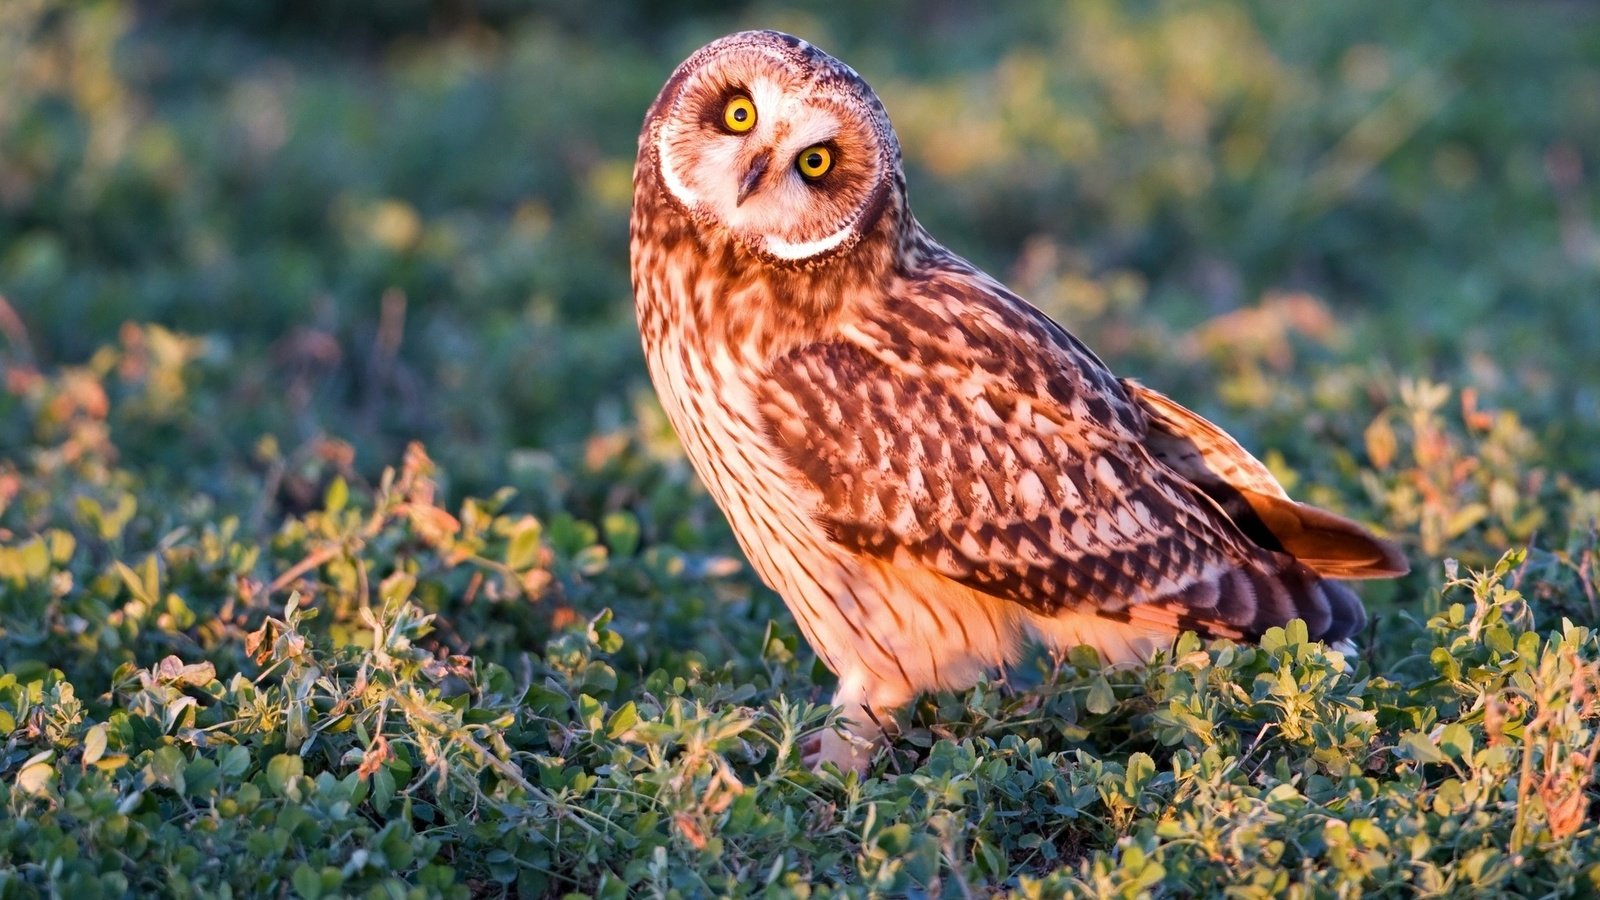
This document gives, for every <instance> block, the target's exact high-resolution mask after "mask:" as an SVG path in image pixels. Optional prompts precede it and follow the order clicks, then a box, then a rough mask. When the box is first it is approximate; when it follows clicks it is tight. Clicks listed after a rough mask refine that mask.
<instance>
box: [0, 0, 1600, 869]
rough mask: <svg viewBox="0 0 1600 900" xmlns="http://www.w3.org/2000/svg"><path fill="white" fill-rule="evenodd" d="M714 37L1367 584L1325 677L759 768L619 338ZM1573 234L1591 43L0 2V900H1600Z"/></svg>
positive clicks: (1584, 247) (913, 730)
mask: <svg viewBox="0 0 1600 900" xmlns="http://www.w3.org/2000/svg"><path fill="white" fill-rule="evenodd" d="M747 27H776V28H783V29H786V30H790V31H792V32H795V33H797V34H800V35H803V36H805V37H807V38H809V39H811V40H813V41H814V42H816V43H818V44H819V45H821V46H822V47H824V48H825V49H828V50H830V51H832V52H833V53H835V54H836V55H838V56H839V57H841V58H842V59H844V60H845V61H847V62H848V63H850V64H851V65H853V66H854V67H856V68H857V69H858V70H859V71H860V72H861V73H862V74H863V75H864V76H865V77H866V78H867V80H868V81H869V82H870V83H871V84H872V85H874V87H875V88H876V89H877V90H878V91H879V92H880V94H881V95H882V97H883V100H884V102H885V104H886V106H887V107H888V110H889V112H890V114H891V116H892V118H893V120H894V122H895V124H896V126H897V127H898V130H899V133H900V136H901V141H902V144H903V146H904V149H905V156H906V161H907V168H908V179H909V184H910V190H911V200H912V204H913V207H914V209H915V210H916V211H917V213H918V214H919V216H920V217H921V218H922V219H923V220H924V221H925V222H926V223H927V225H928V226H929V227H930V229H931V230H932V231H933V233H934V234H935V235H937V236H938V237H939V238H940V239H941V240H943V241H944V242H945V243H946V244H947V245H949V246H950V247H952V248H954V249H955V250H957V251H958V252H960V253H962V254H964V255H966V256H968V257H969V258H971V259H972V260H973V261H974V262H976V263H978V264H979V265H981V266H982V267H984V268H985V269H987V270H989V271H990V272H992V273H994V274H995V275H996V276H998V277H1000V278H1002V279H1003V280H1005V281H1007V282H1008V283H1009V284H1010V285H1011V286H1013V287H1014V288H1016V289H1017V290H1018V291H1019V292H1021V293H1022V294H1023V295H1025V296H1027V297H1028V298H1030V299H1031V300H1033V301H1034V302H1035V303H1037V304H1038V305H1039V306H1041V307H1042V308H1044V309H1045V310H1046V311H1048V312H1049V313H1050V314H1052V315H1053V316H1055V317H1057V318H1058V319H1059V320H1060V321H1062V322H1063V323H1064V324H1066V325H1067V326H1068V327H1069V328H1070V329H1072V330H1073V331H1075V332H1076V333H1078V334H1079V335H1080V336H1081V337H1083V338H1084V339H1085V340H1086V341H1087V342H1088V343H1089V345H1090V346H1092V347H1094V348H1095V349H1096V350H1097V351H1098V352H1099V353H1100V354H1101V355H1102V356H1103V357H1104V358H1105V359H1106V361H1107V362H1109V363H1110V364H1111V366H1112V367H1113V368H1114V369H1116V370H1117V371H1118V372H1119V373H1121V374H1123V375H1129V376H1135V377H1138V378H1141V379H1142V380H1144V381H1145V382H1146V383H1148V384H1151V385H1152V386H1154V387H1157V388H1159V389H1161V390H1163V391H1165V392H1167V393H1169V394H1171V395H1173V396H1174V397H1175V398H1177V399H1178V400H1180V401H1181V402H1183V403H1185V404H1186V405H1188V406H1191V407H1193V408H1194V409H1196V410H1198V411H1199V412H1201V413H1203V414H1204V415H1206V416H1208V417H1210V418H1212V419H1214V420H1215V421H1217V422H1219V423H1221V424H1222V425H1224V426H1225V427H1226V428H1227V429H1229V430H1230V431H1231V432H1232V433H1234V434H1235V435H1237V436H1239V438H1240V439H1241V440H1242V441H1243V442H1244V443H1245V445H1246V446H1248V447H1250V448H1251V449H1253V450H1255V451H1257V452H1258V453H1260V454H1261V455H1262V457H1263V459H1264V460H1265V461H1266V462H1267V463H1268V465H1270V466H1271V467H1272V468H1273V470H1274V471H1275V473H1276V474H1277V475H1278V476H1279V478H1280V479H1281V480H1282V481H1283V482H1284V483H1285V485H1286V486H1287V487H1288V488H1289V489H1290V490H1291V491H1292V492H1294V493H1295V495H1296V496H1297V497H1300V498H1302V499H1306V500H1309V501H1311V502H1314V503H1317V504H1319V505H1322V506H1326V507H1328V508H1330V509H1334V510H1336V511H1339V512H1342V513H1345V514H1347V515H1350V516H1353V517H1356V518H1358V519H1361V520H1363V521H1366V522H1370V523H1372V524H1373V525H1374V527H1375V528H1377V529H1378V530H1379V531H1381V532H1383V533H1384V534H1386V535H1388V536H1390V537H1392V538H1394V539H1395V540H1396V541H1397V542H1399V544H1400V545H1401V546H1402V547H1403V548H1404V549H1405V551H1406V552H1407V554H1408V556H1409V557H1410V559H1411V561H1412V564H1413V571H1412V573H1411V574H1410V575H1409V576H1407V577H1406V578H1404V579H1400V580H1396V581H1389V582H1381V583H1366V584H1363V585H1361V586H1360V590H1361V592H1362V596H1363V598H1364V599H1365V600H1366V602H1367V604H1368V608H1369V610H1370V611H1371V612H1372V613H1373V616H1372V619H1373V621H1372V624H1371V626H1370V627H1369V629H1368V632H1367V633H1366V634H1364V635H1362V637H1361V640H1360V641H1359V644H1360V650H1359V654H1358V655H1357V656H1355V657H1349V658H1347V657H1345V656H1343V655H1340V654H1337V653H1333V652H1331V651H1325V650H1324V649H1321V648H1314V647H1311V646H1309V645H1308V644H1307V643H1306V642H1305V641H1304V640H1303V639H1301V638H1300V637H1297V636H1296V635H1297V631H1296V628H1295V627H1294V626H1291V627H1290V628H1289V629H1287V630H1285V631H1279V630H1274V631H1273V632H1269V633H1268V634H1267V635H1264V636H1263V642H1262V643H1263V647H1262V649H1260V650H1256V649H1245V648H1234V647H1232V646H1221V645H1218V646H1213V647H1211V648H1210V649H1209V650H1208V651H1205V652H1202V650H1201V648H1200V644H1199V643H1198V642H1197V641H1195V640H1194V639H1193V638H1186V639H1183V643H1180V644H1179V645H1178V653H1177V658H1178V662H1177V663H1175V664H1173V665H1158V666H1154V667H1152V668H1151V669H1150V670H1149V671H1121V672H1112V673H1105V672H1102V671H1101V670H1100V669H1099V667H1098V665H1097V664H1096V661H1095V660H1093V659H1088V658H1085V657H1084V656H1082V655H1080V654H1074V655H1073V656H1072V657H1071V658H1069V660H1068V661H1067V662H1066V663H1065V664H1062V663H1060V661H1059V660H1051V659H1046V658H1045V657H1043V656H1041V655H1038V654H1035V655H1032V656H1029V657H1027V658H1025V659H1024V660H1022V661H1020V662H1019V663H1018V665H1017V666H1015V667H1013V668H1012V670H1011V671H1008V672H1007V673H1006V674H1005V676H1004V677H1003V678H1002V679H1000V680H999V681H997V682H991V683H989V684H987V685H983V686H980V687H979V688H977V689H974V690H973V691H969V692H966V693H965V694H963V695H960V696H951V695H940V696H936V697H930V698H924V699H923V700H922V701H921V702H919V703H918V704H917V706H916V708H914V709H912V710H910V711H908V712H907V713H906V717H905V718H906V721H905V725H906V731H905V732H904V734H903V738H904V739H903V740H897V741H896V742H895V743H894V745H893V747H892V748H891V749H890V751H889V752H888V753H886V754H885V755H883V756H882V757H880V759H879V761H878V762H877V763H875V765H876V766H877V767H878V768H877V770H876V771H877V772H878V774H886V773H889V772H904V773H906V777H903V778H873V779H870V780H868V781H867V782H865V783H860V784H854V785H853V786H851V787H849V788H847V789H839V788H837V787H836V786H835V785H833V784H832V782H830V781H828V780H827V779H825V778H823V777H822V776H819V775H816V774H814V773H812V772H810V771H809V770H808V769H807V768H806V767H805V766H804V765H803V761H802V758H801V754H800V753H799V752H798V751H797V746H798V745H797V738H798V737H799V736H800V735H802V734H805V733H808V732H814V731H815V730H816V729H818V728H820V727H822V724H823V719H824V717H825V716H826V704H827V703H828V698H829V696H830V695H831V693H832V690H833V687H834V685H833V684H832V683H831V676H830V675H829V674H828V673H827V672H826V670H825V669H823V667H822V666H820V665H819V664H816V663H815V657H814V655H813V654H812V653H811V652H810V651H809V650H808V649H807V648H806V647H805V645H804V642H803V640H802V639H801V637H800V635H799V633H798V631H797V629H796V627H795V625H794V623H793V620H792V618H791V617H790V616H789V615H788V614H787V612H786V611H785V610H784V608H783V605H782V602H781V600H780V599H779V598H778V597H777V596H776V595H775V594H773V593H772V592H771V591H769V590H767V589H766V588H764V587H762V586H761V585H760V584H759V583H758V582H757V580H756V579H755V577H754V576H753V575H752V574H751V572H750V571H749V569H748V567H747V566H744V565H743V564H742V561H741V559H740V557H739V554H738V550H737V546H736V544H735V542H734V540H733V537H732V535H731V534H730V533H729V532H728V530H727V526H726V524H725V522H724V521H723V519H722V517H721V515H720V514H719V513H718V512H717V510H716V508H715V506H714V505H713V504H712V502H711V501H710V499H709V498H708V497H707V496H706V494H705V492H704V491H703V490H702V489H700V487H699V486H698V484H697V483H696V482H695V480H694V478H693V474H692V472H691V471H690V470H689V467H688V466H687V465H686V464H685V462H684V460H683V457H682V453H681V451H680V450H679V448H678V445H677V442H676V440H675V438H674V437H673V435H672V433H671V431H670V429H669V428H668V427H667V425H666V423H665V422H664V420H663V417H662V415H661V412H660V408H659V406H658V404H657V403H656V400H655V398H654V395H653V393H652V392H651V390H650V388H649V385H648V382H647V378H646V375H645V369H644V365H643V360H642V355H641V352H640V349H639V343H638V336H637V333H636V330H635V326H634V321H633V307H632V298H631V296H630V289H629V277H628V259H627V249H628V248H627V244H628V240H627V218H628V210H629V205H630V203H631V169H632V165H633V158H634V152H635V140H636V135H637V131H638V128H639V124H640V121H641V119H642V117H643V114H644V110H645V108H646V106H647V105H648V103H649V102H650V100H651V99H652V98H653V97H654V95H655V92H656V90H657V89H658V87H659V86H660V85H661V83H662V82H663V81H664V79H665V78H666V77H667V75H668V73H669V72H670V71H671V70H672V68H673V67H674V66H675V65H676V64H677V63H678V61H679V60H681V59H682V58H684V57H685V56H686V55H687V54H689V53H690V52H691V51H693V50H694V49H695V48H696V47H698V46H700V45H702V44H703V43H705V42H706V41H708V40H711V39H712V38H715V37H717V36H719V35H721V34H724V33H726V32H729V31H732V30H735V29H738V28H747ZM1597 178H1600V6H1597V5H1596V4H1593V3H1588V2H1577V0H1517V2H1512V0H1501V2H1492V0H1485V2H1471V3H1468V2H1458V3H1428V4H1424V3H1397V2H1393V0H1346V2H1342V3H1284V2H1266V0H1262V2H1236V0H1132V2H1123V0H1083V2H1070V3H1066V2H1051V3H1045V2H1036V0H1028V2H1017V3H1005V4H1000V3H994V4H977V3H955V2H931V3H928V2H924V3H911V2H906V0H869V2H858V3H851V4H843V3H841V4H809V5H803V6H802V5H794V6H785V5H779V4H773V3H763V2H755V3H746V2H686V0H667V2H659V3H646V2H640V3H611V4H604V3H585V2H580V0H325V2H310V0H305V2H268V0H0V738H3V739H4V745H3V746H0V895H4V896H11V895H12V894H16V895H18V896H29V895H30V892H37V893H39V894H41V895H43V894H60V895H66V896H82V897H89V896H100V895H107V896H120V895H125V894H126V895H136V896H137V895H145V894H156V893H171V894H174V895H179V896H218V895H220V894H221V893H222V892H223V891H224V890H231V891H232V892H233V894H234V895H239V896H255V895H279V894H283V893H285V892H286V890H287V888H286V887H285V885H288V884H292V886H293V888H294V890H295V892H296V894H298V895H299V896H302V897H307V898H313V897H318V896H324V895H327V894H329V893H331V892H336V891H348V892H350V893H351V894H361V895H363V896H369V895H370V896H401V895H403V894H405V893H406V891H408V890H409V891H411V892H412V894H413V895H424V894H426V895H430V896H431V895H434V894H446V895H451V896H458V897H463V898H465V897H468V896H496V895H499V894H501V893H511V892H513V891H514V892H516V893H517V894H518V895H519V896H542V895H552V896H553V895H557V894H562V893H563V892H565V891H569V890H572V891H590V892H592V893H593V894H595V895H597V896H603V897H621V896H626V895H627V894H628V893H629V892H634V893H638V892H641V891H644V890H646V888H647V886H649V885H652V884H653V885H654V886H655V887H658V888H659V889H660V893H661V894H662V895H663V896H673V895H672V894H669V893H668V888H673V887H676V888H679V889H680V890H681V891H682V895H684V896H694V895H697V894H705V895H724V894H727V895H738V894H740V893H746V892H749V891H753V890H757V889H759V885H760V883H761V878H762V877H765V878H766V879H768V882H769V883H770V885H771V887H772V894H773V895H776V896H784V895H786V892H787V891H791V890H799V889H800V888H803V887H804V886H805V885H807V884H809V883H810V882H812V881H818V882H824V883H838V884H846V885H847V886H848V887H851V888H856V889H859V891H860V894H861V895H866V892H867V891H869V890H875V891H877V892H879V894H880V895H883V896H900V895H903V894H905V893H907V892H910V891H913V890H924V891H925V892H926V893H927V894H928V895H930V896H933V895H938V896H944V895H946V894H948V893H950V891H949V890H947V888H950V887H951V886H953V885H955V884H960V885H964V886H968V887H972V886H975V887H977V888H978V889H977V890H976V891H973V893H976V894H980V895H987V894H989V893H992V892H995V891H1000V890H1010V889H1018V890H1022V891H1026V890H1035V891H1036V895H1038V896H1059V895H1061V894H1063V893H1065V892H1067V891H1068V890H1072V891H1076V892H1077V893H1078V894H1079V895H1082V896H1142V895H1144V894H1145V893H1148V892H1149V891H1152V890H1155V891H1163V892H1166V893H1170V894H1173V895H1177V896H1212V895H1215V894H1219V893H1221V892H1222V891H1224V890H1233V891H1242V892H1244V893H1243V894H1241V895H1242V896H1243V895H1260V896H1273V897H1276V896H1283V895H1285V894H1286V893H1293V891H1294V890H1296V889H1298V888H1303V889H1304V890H1306V891H1309V892H1311V893H1313V894H1316V893H1318V892H1320V893H1321V894H1328V895H1347V894H1350V893H1361V894H1364V895H1367V896H1387V895H1389V894H1396V895H1400V894H1405V895H1410V894H1412V893H1416V892H1418V891H1423V892H1429V891H1431V892H1433V893H1435V894H1439V895H1444V894H1447V893H1449V892H1450V891H1452V890H1454V891H1455V892H1457V893H1461V894H1470V895H1473V896H1501V895H1507V894H1511V895H1518V896H1522V895H1527V896H1561V895H1564V892H1565V893H1571V894H1577V893H1579V892H1581V891H1582V890H1584V889H1586V888H1588V889H1594V890H1600V866H1597V865H1596V863H1595V861H1596V860H1597V859H1600V851H1597V850H1596V849H1595V848H1596V847H1597V846H1600V829H1597V828H1596V827H1595V826H1594V824H1593V821H1594V820H1593V816H1592V815H1591V814H1590V813H1591V812H1592V809H1593V808H1594V807H1593V803H1594V800H1595V799H1596V797H1595V785H1596V781H1595V778H1594V772H1595V768H1596V759H1597V754H1596V751H1595V744H1594V741H1595V737H1594V734H1595V723H1596V721H1597V720H1600V701H1597V699H1596V698H1597V697H1600V667H1597V665H1596V663H1595V662H1594V660H1595V657H1596V649H1595V648H1596V643H1595V642H1596V638H1595V635H1594V633H1593V632H1592V631H1588V630H1586V629H1584V628H1582V627H1581V625H1582V624H1583V623H1588V624H1590V625H1592V624H1594V623H1597V622H1600V532H1597V530H1596V522H1597V521H1600V489H1597V488H1600V352H1597V350H1600V231H1597V228H1600V190H1597V189H1596V180H1597ZM413 442H416V443H413ZM423 448H425V449H423ZM430 457H431V461H430ZM1497 561H1498V562H1499V564H1498V565H1496V563H1497ZM1469 571H1471V572H1474V574H1468V573H1469ZM1485 572H1487V574H1483V573H1485ZM1563 622H1569V623H1580V624H1579V625H1575V626H1571V627H1567V628H1566V629H1565V630H1564V631H1562V632H1560V633H1559V634H1554V636H1552V637H1550V639H1549V640H1548V642H1547V643H1546V644H1545V645H1544V646H1543V648H1542V649H1541V646H1540V641H1539V637H1540V636H1541V635H1546V634H1552V633H1554V632H1555V631H1556V630H1557V629H1560V628H1562V627H1563V626H1562V624H1561V623H1563ZM1298 634H1299V635H1303V634H1304V631H1303V627H1302V628H1300V629H1299V631H1298ZM811 704H815V705H811ZM1474 747H1477V748H1481V749H1479V750H1478V751H1477V752H1476V753H1475V752H1474ZM1224 760H1226V764H1224V762H1223V761H1224ZM1531 760H1539V762H1538V763H1537V764H1536V765H1534V766H1532V767H1530V765H1529V762H1530V761H1531ZM1558 769H1559V770H1560V772H1557V770H1558ZM1553 772H1555V773H1557V774H1560V773H1565V774H1564V775H1561V777H1559V778H1557V777H1556V775H1552V774H1551V773H1553ZM535 782H536V783H535ZM556 795H559V797H558V798H557V799H551V798H552V797H555V796H556ZM584 822H589V823H591V828H590V829H585V828H584V827H582V826H583V823H584ZM1541 823H1543V824H1541ZM1391 836H1392V839H1393V840H1392V845H1391ZM763 873H765V875H764V876H763ZM1018 876H1038V877H1041V878H1047V879H1054V880H1052V881H1049V882H1047V883H1045V886H1044V887H1039V886H1037V885H1035V886H1033V887H1032V888H1030V887H1029V886H1028V884H1027V883H1026V882H1019V881H1018V880H1017V879H1018ZM946 878H948V880H945V881H941V879H946ZM1585 879H1586V880H1585ZM941 884H943V885H944V887H943V888H941V887H940V885H941ZM685 885H687V886H688V887H683V886H685ZM695 885H699V886H700V887H699V888H695V887H694V886H695ZM1251 890H1254V891H1255V894H1250V891H1251ZM363 892H366V893H363Z"/></svg>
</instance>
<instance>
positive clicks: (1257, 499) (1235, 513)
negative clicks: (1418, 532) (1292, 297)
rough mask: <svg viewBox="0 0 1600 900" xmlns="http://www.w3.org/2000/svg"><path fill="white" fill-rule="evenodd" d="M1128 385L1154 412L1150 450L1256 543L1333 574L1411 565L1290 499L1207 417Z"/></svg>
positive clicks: (1371, 538) (1342, 521)
mask: <svg viewBox="0 0 1600 900" xmlns="http://www.w3.org/2000/svg"><path fill="white" fill-rule="evenodd" d="M1123 385H1124V387H1126V388H1127V389H1128V390H1129V392H1130V393H1131V394H1132V395H1133V397H1134V398H1135V399H1136V400H1138V401H1139V405H1140V408H1141V409H1143V410H1144V412H1145V414H1146V415H1147V416H1148V417H1149V424H1150V430H1149V432H1148V433H1147V434H1146V436H1145V442H1144V443H1145V448H1146V449H1147V450H1149V451H1150V454H1151V455H1152V456H1154V457H1155V458H1156V459H1157V460H1160V461H1161V462H1162V463H1163V464H1165V465H1166V466H1167V467H1168V468H1170V469H1171V470H1172V471H1173V472H1174V473H1176V474H1178V475H1180V476H1182V477H1183V478H1185V479H1187V480H1188V481H1189V483H1190V484H1193V485H1194V486H1195V487H1197V488H1199V489H1200V490H1201V491H1202V492H1203V493H1205V495H1206V496H1208V497H1210V498H1211V499H1212V500H1213V501H1214V502H1216V504H1217V505H1218V506H1219V507H1221V508H1222V511H1223V512H1225V513H1226V514H1227V515H1228V517H1229V518H1230V519H1232V520H1233V522H1234V524H1235V525H1237V526H1239V529H1240V530H1241V531H1243V532H1244V533H1245V534H1246V535H1248V536H1249V537H1250V539H1251V540H1253V541H1255V542H1256V543H1257V544H1259V545H1261V546H1262V547H1265V548H1266V549H1268V550H1273V551H1279V552H1283V553H1287V554H1289V555H1290V556H1293V557H1294V558H1295V559H1298V560H1300V561H1301V562H1303V563H1305V564H1306V565H1307V566H1309V567H1311V569H1312V570H1313V571H1315V572H1317V573H1319V574H1322V575H1326V576H1328V577H1330V578H1393V577H1395V576H1398V575H1404V574H1405V573H1406V572H1407V571H1409V570H1410V568H1411V566H1410V563H1409V562H1407V560H1406V557H1405V554H1403V553H1401V552H1400V548H1398V547H1396V546H1395V545H1394V544H1392V543H1390V542H1388V541H1385V540H1383V539H1381V538H1379V537H1377V536H1376V535H1374V534H1373V533H1372V532H1371V531H1368V530H1367V529H1366V528H1364V527H1362V526H1361V525H1359V524H1357V523H1356V522H1352V521H1351V520H1349V519H1346V518H1344V517H1343V516H1339V515H1335V514H1334V513H1331V512H1328V511H1327V510H1324V509H1318V508H1317V507H1315V506H1308V505H1306V504H1304V503H1296V502H1295V501H1294V500H1292V499H1290V497H1289V495H1288V494H1287V493H1286V492H1285V491H1284V490H1283V486H1282V485H1280V484H1279V483H1278V479H1277V478H1275V477H1274V476H1273V474H1272V472H1271V470H1269V469H1268V468H1267V467H1266V466H1265V465H1262V463H1261V461H1260V460H1258V459H1256V458H1255V457H1254V456H1251V455H1250V453H1249V451H1247V450H1245V449H1244V447H1242V446H1240V445H1239V442H1238V441H1235V440H1234V439H1233V438H1232V437H1231V436H1229V435H1228V433H1227V432H1225V431H1223V430H1222V429H1220V428H1218V427H1217V426H1215V425H1213V424H1211V422H1209V421H1207V420H1206V418H1205V417H1204V416H1201V415H1199V414H1198V413H1196V412H1194V411H1193V410H1190V409H1188V408H1186V407H1184V406H1183V405H1182V404H1180V403H1178V402H1177V401H1176V400H1173V399H1172V398H1171V397H1168V396H1166V395H1165V394H1162V393H1161V392H1159V391H1154V390H1151V389H1150V388H1147V387H1145V386H1144V385H1142V384H1139V383H1138V382H1135V381H1127V380H1125V381H1124V382H1123Z"/></svg>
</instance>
